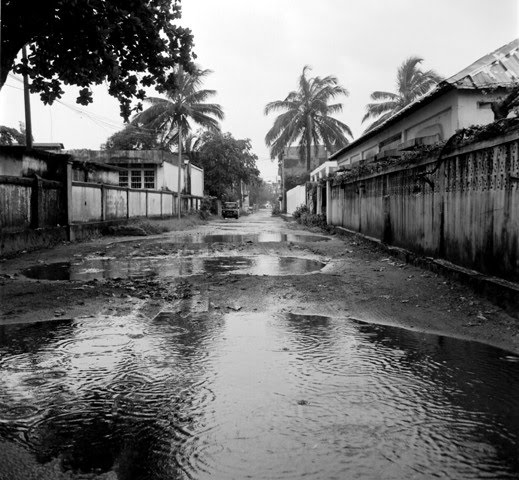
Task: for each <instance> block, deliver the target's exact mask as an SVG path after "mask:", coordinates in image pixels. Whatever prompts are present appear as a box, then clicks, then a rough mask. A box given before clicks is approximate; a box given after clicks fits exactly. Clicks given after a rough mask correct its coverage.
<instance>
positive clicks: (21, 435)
mask: <svg viewBox="0 0 519 480" xmlns="http://www.w3.org/2000/svg"><path fill="white" fill-rule="evenodd" d="M289 227H290V225H288V224H286V223H284V222H283V221H282V220H280V219H278V218H271V217H270V216H269V215H268V212H260V213H258V214H254V215H251V216H249V217H246V218H242V219H240V220H239V221H234V220H233V221H230V220H229V221H217V222H211V223H209V224H208V225H206V226H204V227H201V228H199V229H198V230H196V231H193V232H190V233H188V234H182V235H180V234H178V233H177V234H166V235H161V236H158V237H153V238H147V239H142V238H140V239H129V240H125V241H117V240H116V239H113V238H111V239H101V240H99V241H96V242H90V243H88V244H82V245H65V246H63V247H60V248H58V249H55V250H53V251H45V252H35V253H31V254H27V255H25V256H24V257H23V258H21V259H12V260H8V261H5V262H3V264H2V270H3V278H2V285H1V286H0V288H1V293H2V299H3V300H4V299H5V302H4V305H3V307H2V308H3V310H2V317H1V318H2V320H1V322H0V480H4V479H5V480H7V479H9V480H17V479H24V480H25V479H43V478H45V479H47V478H49V479H53V478H56V479H87V478H88V479H142V480H144V479H222V480H223V479H243V478H253V479H296V478H297V479H299V478H309V479H343V478H356V479H357V478H358V479H379V478H381V479H382V478H383V479H429V478H448V479H451V478H456V479H483V478H485V479H489V478H496V479H497V478H499V479H501V478H505V479H506V478H511V479H512V478H517V477H518V476H519V456H518V454H517V452H518V450H519V408H518V407H517V398H518V395H519V356H518V353H519V349H518V348H516V346H515V345H516V344H515V342H516V337H517V335H516V333H517V326H516V322H517V321H516V320H515V319H513V318H511V317H509V316H507V315H506V314H505V313H504V312H502V311H500V310H499V309H497V308H496V307H494V306H492V305H491V304H489V303H488V302H485V301H484V300H482V299H480V298H477V297H476V296H475V295H474V294H473V293H472V292H470V291H468V290H466V289H464V288H463V287H461V286H459V285H455V284H452V283H451V282H448V281H446V280H445V279H444V278H441V277H436V276H434V275H433V274H431V273H430V272H425V271H422V270H420V269H417V268H414V267H409V266H406V265H403V264H401V263H399V262H398V261H396V260H395V259H392V258H387V257H385V256H384V255H383V254H381V252H377V251H376V250H373V248H372V247H368V246H366V245H363V244H361V243H359V241H358V240H356V239H352V238H350V239H339V238H336V237H329V236H323V235H321V234H314V233H311V232H304V231H300V230H290V228H289ZM490 324H491V325H490ZM494 326H497V327H499V330H495V331H494V329H493V328H492V327H494ZM481 332H486V333H484V334H481ZM478 335H479V336H480V337H482V339H483V340H485V341H486V342H487V343H493V344H495V345H498V346H501V347H506V349H501V348H497V346H490V345H487V344H484V343H479V342H476V341H474V339H477V338H478ZM454 337H458V338H454ZM505 337H506V338H508V340H507V341H505Z"/></svg>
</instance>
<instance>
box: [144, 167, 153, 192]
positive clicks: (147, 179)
mask: <svg viewBox="0 0 519 480" xmlns="http://www.w3.org/2000/svg"><path fill="white" fill-rule="evenodd" d="M144 188H151V189H155V170H144Z"/></svg>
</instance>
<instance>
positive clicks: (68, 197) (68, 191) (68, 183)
mask: <svg viewBox="0 0 519 480" xmlns="http://www.w3.org/2000/svg"><path fill="white" fill-rule="evenodd" d="M65 217H66V218H65V225H66V227H67V239H68V241H69V242H72V241H74V233H73V231H72V220H73V200H72V162H71V161H69V162H67V165H66V173H65Z"/></svg>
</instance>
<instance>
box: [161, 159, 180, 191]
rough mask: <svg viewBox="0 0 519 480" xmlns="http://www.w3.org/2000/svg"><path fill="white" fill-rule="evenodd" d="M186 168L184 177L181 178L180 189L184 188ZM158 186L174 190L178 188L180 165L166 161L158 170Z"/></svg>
mask: <svg viewBox="0 0 519 480" xmlns="http://www.w3.org/2000/svg"><path fill="white" fill-rule="evenodd" d="M183 173H184V169H182V177H181V178H180V191H183V190H184V175H183ZM159 179H160V180H159ZM157 187H158V188H159V189H160V188H167V189H168V190H170V191H172V192H176V191H177V189H178V166H177V165H172V164H171V163H168V162H164V163H163V164H162V166H161V167H159V169H158V172H157Z"/></svg>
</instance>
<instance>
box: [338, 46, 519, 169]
mask: <svg viewBox="0 0 519 480" xmlns="http://www.w3.org/2000/svg"><path fill="white" fill-rule="evenodd" d="M517 82H519V38H516V39H514V40H512V41H511V42H510V43H507V44H506V45H503V46H502V47H500V48H498V49H497V50H495V51H493V52H492V53H489V54H487V55H485V56H483V57H481V58H480V59H479V60H476V61H475V62H474V63H472V64H471V65H469V66H468V67H467V68H464V69H463V70H462V71H461V72H459V73H457V74H456V75H453V76H452V77H449V78H447V79H446V80H443V81H441V82H440V83H439V84H438V85H436V87H435V88H433V89H432V90H431V91H429V92H428V93H426V94H424V95H422V96H421V97H419V98H417V99H416V100H415V101H414V102H412V103H410V104H409V105H407V106H405V107H404V108H402V109H401V110H399V111H398V112H396V113H395V114H394V115H392V116H391V117H389V118H388V119H387V120H386V121H384V122H382V123H381V124H380V125H378V126H377V127H375V128H373V129H372V130H369V131H368V132H366V133H364V134H363V135H362V136H361V137H359V138H358V139H356V140H354V141H353V142H351V143H350V144H349V145H347V146H346V147H344V148H342V149H340V150H339V151H337V152H335V153H334V154H333V155H331V156H330V157H329V160H334V159H336V158H337V157H338V156H339V155H341V154H342V153H344V152H346V151H348V150H350V149H351V148H353V147H354V146H355V145H358V144H359V143H362V142H363V141H364V140H366V139H368V138H370V137H372V136H373V135H375V134H377V133H379V132H380V131H381V130H383V129H384V128H386V127H387V126H388V125H391V124H393V123H395V122H396V121H398V120H400V119H401V118H402V117H405V116H406V115H408V114H410V113H411V112H414V111H415V110H418V109H419V108H420V107H421V106H422V105H425V104H427V103H429V102H431V101H432V100H433V99H434V98H436V97H437V96H439V95H441V94H443V93H445V92H446V91H448V90H451V89H453V88H455V89H460V90H462V89H472V90H475V89H485V88H489V87H508V86H510V85H513V84H514V83H517Z"/></svg>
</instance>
